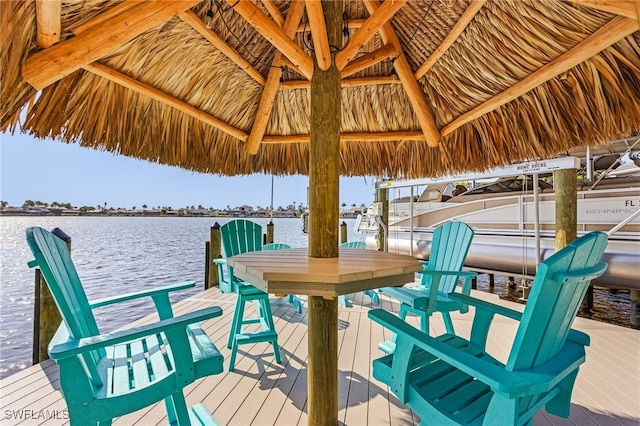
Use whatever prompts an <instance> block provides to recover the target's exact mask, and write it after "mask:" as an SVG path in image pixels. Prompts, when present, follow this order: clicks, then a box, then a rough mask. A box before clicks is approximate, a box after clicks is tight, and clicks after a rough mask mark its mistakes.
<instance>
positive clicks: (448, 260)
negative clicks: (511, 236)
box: [421, 221, 474, 293]
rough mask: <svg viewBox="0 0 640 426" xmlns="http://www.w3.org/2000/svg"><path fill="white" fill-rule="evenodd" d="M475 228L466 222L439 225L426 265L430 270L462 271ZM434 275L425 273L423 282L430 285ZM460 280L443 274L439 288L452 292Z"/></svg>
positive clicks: (445, 291)
mask: <svg viewBox="0 0 640 426" xmlns="http://www.w3.org/2000/svg"><path fill="white" fill-rule="evenodd" d="M473 235H474V233H473V229H471V228H470V227H469V225H467V224H466V223H463V222H458V221H451V222H447V223H445V224H444V225H440V226H438V227H437V228H436V229H435V230H434V231H433V238H432V240H431V250H430V252H429V262H428V263H427V264H426V265H425V266H424V269H425V270H430V271H460V270H462V267H463V265H464V261H465V259H466V258H467V253H469V249H470V248H471V241H472V240H473ZM431 281H432V276H431V275H427V274H423V275H422V281H421V284H423V285H426V286H430V285H431ZM457 282H458V277H456V276H453V275H445V276H441V277H440V280H439V282H438V289H439V290H440V291H441V292H443V293H451V292H452V291H453V290H454V288H455V286H456V284H457Z"/></svg>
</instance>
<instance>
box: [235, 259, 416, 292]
mask: <svg viewBox="0 0 640 426" xmlns="http://www.w3.org/2000/svg"><path fill="white" fill-rule="evenodd" d="M227 261H228V262H229V265H231V266H233V273H234V275H235V276H236V277H238V278H240V279H242V280H245V281H247V282H249V283H250V284H253V285H254V286H256V287H258V288H260V289H261V290H263V291H265V292H268V293H274V294H280V295H282V294H306V295H310V296H339V295H341V294H348V293H353V292H357V291H362V290H368V289H374V288H379V287H386V286H398V285H402V284H406V283H409V282H413V281H414V273H415V272H417V271H419V270H421V269H422V265H421V264H420V262H419V261H418V260H417V259H415V258H413V257H411V256H406V255H400V254H395V253H385V252H381V251H375V250H365V249H350V248H345V249H340V254H339V256H338V257H331V258H315V257H309V256H308V249H306V248H304V249H285V250H273V251H255V252H249V253H244V254H241V255H238V256H233V257H230V258H229V259H227Z"/></svg>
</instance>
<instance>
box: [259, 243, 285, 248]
mask: <svg viewBox="0 0 640 426" xmlns="http://www.w3.org/2000/svg"><path fill="white" fill-rule="evenodd" d="M290 248H291V246H290V245H289V244H285V243H269V244H265V245H263V246H262V250H284V249H290Z"/></svg>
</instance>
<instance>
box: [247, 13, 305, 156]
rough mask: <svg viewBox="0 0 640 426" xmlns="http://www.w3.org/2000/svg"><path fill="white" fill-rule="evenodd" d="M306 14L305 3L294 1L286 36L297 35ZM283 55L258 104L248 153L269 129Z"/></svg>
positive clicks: (275, 60) (275, 61)
mask: <svg viewBox="0 0 640 426" xmlns="http://www.w3.org/2000/svg"><path fill="white" fill-rule="evenodd" d="M303 14H304V2H302V1H293V2H291V6H290V7H289V12H288V13H287V18H286V19H285V21H284V27H283V28H282V30H283V32H284V34H286V35H287V36H289V37H291V38H293V37H294V36H295V34H296V31H295V30H296V28H297V27H298V24H299V23H300V20H301V19H302V15H303ZM282 59H283V55H282V53H281V52H280V51H277V52H276V54H275V56H274V58H273V65H276V67H274V66H272V67H270V68H269V73H268V75H267V82H266V84H265V85H264V89H263V90H262V96H261V97H260V103H259V104H258V110H257V111H256V118H255V119H254V121H253V126H251V133H250V134H249V138H248V139H247V144H246V145H245V150H246V151H247V153H249V154H252V155H255V154H256V153H257V152H258V148H259V147H260V142H261V141H262V137H263V136H264V133H265V131H266V129H267V124H268V123H269V117H270V116H271V110H272V109H273V102H274V100H275V98H276V94H277V93H278V89H279V88H280V77H281V76H282V69H280V68H279V67H277V65H279V64H280V63H281V62H282Z"/></svg>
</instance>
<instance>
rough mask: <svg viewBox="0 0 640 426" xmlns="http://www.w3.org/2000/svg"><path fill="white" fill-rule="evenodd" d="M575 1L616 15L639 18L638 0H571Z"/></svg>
mask: <svg viewBox="0 0 640 426" xmlns="http://www.w3.org/2000/svg"><path fill="white" fill-rule="evenodd" d="M570 1H571V2H573V3H576V4H581V5H583V6H587V7H591V8H593V9H598V10H602V11H603V12H608V13H613V14H615V15H621V16H626V17H627V18H631V19H638V16H637V14H636V7H637V5H638V0H570Z"/></svg>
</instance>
